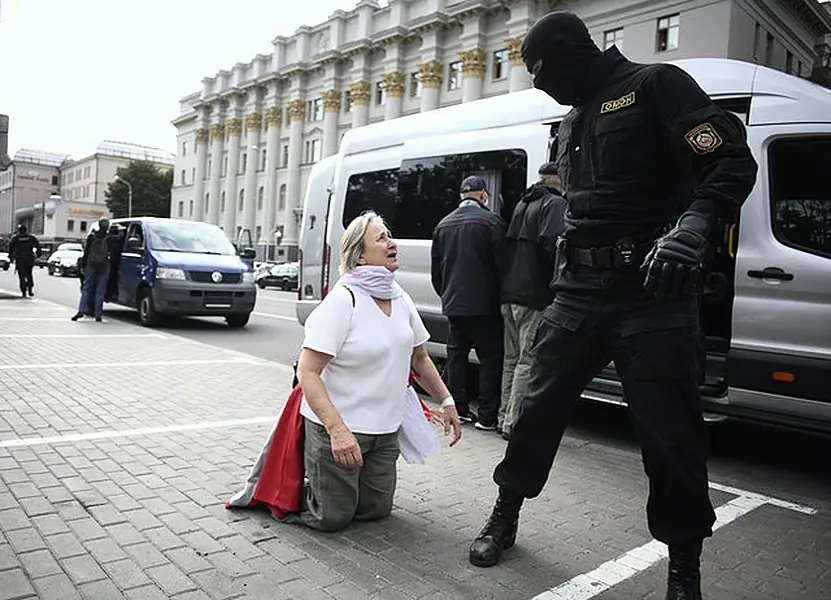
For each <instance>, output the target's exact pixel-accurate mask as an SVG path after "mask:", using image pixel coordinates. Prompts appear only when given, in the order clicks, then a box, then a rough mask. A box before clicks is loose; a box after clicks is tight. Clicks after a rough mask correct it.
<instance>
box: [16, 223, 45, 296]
mask: <svg viewBox="0 0 831 600" xmlns="http://www.w3.org/2000/svg"><path fill="white" fill-rule="evenodd" d="M39 256H40V242H39V241H38V239H37V238H36V237H35V236H33V235H32V234H31V233H29V229H28V228H27V227H26V225H24V224H23V223H21V224H20V225H18V226H17V233H15V234H14V235H13V236H12V239H11V241H10V242H9V257H10V258H11V259H12V260H13V261H14V268H15V271H17V279H18V281H19V283H20V295H21V296H23V297H24V298H25V297H26V296H27V294H28V295H29V296H34V287H35V281H34V279H33V277H32V270H33V269H34V267H35V259H36V258H37V257H39Z"/></svg>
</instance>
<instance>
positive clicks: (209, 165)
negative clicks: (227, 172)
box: [205, 159, 213, 179]
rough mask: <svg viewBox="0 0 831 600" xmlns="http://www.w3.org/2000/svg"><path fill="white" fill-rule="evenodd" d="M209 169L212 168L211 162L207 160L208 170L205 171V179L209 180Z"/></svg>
mask: <svg viewBox="0 0 831 600" xmlns="http://www.w3.org/2000/svg"><path fill="white" fill-rule="evenodd" d="M211 167H213V161H212V160H210V159H208V168H207V169H205V179H208V178H210V176H211Z"/></svg>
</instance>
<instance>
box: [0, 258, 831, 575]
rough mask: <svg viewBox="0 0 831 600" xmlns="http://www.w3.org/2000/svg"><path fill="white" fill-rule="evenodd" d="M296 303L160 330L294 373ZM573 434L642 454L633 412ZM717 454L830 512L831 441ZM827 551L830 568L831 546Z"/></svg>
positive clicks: (730, 445) (65, 294)
mask: <svg viewBox="0 0 831 600" xmlns="http://www.w3.org/2000/svg"><path fill="white" fill-rule="evenodd" d="M16 288H17V279H16V275H14V273H13V271H12V270H9V271H5V272H3V271H0V289H5V290H14V289H16ZM78 288H79V284H78V280H77V279H74V278H58V277H50V276H49V275H48V274H47V272H46V270H45V269H36V270H35V296H36V297H39V298H43V299H46V300H50V301H52V302H57V303H59V304H63V305H66V306H75V305H76V304H77V301H78V298H79V289H78ZM294 297H295V296H294V294H293V293H288V292H281V291H276V290H259V291H258V299H257V306H256V310H255V313H254V315H252V318H251V321H250V322H249V324H248V326H247V327H245V328H244V329H231V328H229V327H228V326H227V325H226V324H225V322H224V320H221V319H209V318H187V319H181V320H178V321H174V322H172V323H170V324H167V325H165V326H164V327H162V328H160V330H161V331H163V332H165V333H170V334H175V335H180V336H183V337H186V338H190V339H193V340H197V341H200V342H204V343H207V344H211V345H213V346H217V347H220V348H225V349H230V350H237V351H241V352H245V353H247V354H251V355H254V356H257V357H260V358H264V359H267V360H270V361H275V362H277V363H280V364H283V365H286V366H291V365H292V364H293V363H294V361H295V360H296V357H297V355H298V353H299V348H300V344H301V342H302V339H303V328H302V327H301V326H300V325H299V324H298V323H297V321H296V319H295V312H294ZM21 302H22V300H21ZM105 318H112V319H119V320H125V321H128V322H132V323H136V322H137V318H136V315H135V311H132V310H128V309H124V308H121V307H118V306H114V305H105ZM569 434H570V435H571V436H576V437H578V438H582V439H585V440H586V441H590V442H592V443H601V444H604V445H607V446H609V447H613V448H617V449H619V450H622V451H626V452H629V451H637V448H638V447H637V443H636V441H635V439H634V437H633V436H632V433H631V428H630V427H629V423H628V420H627V417H626V413H625V412H624V411H623V410H621V409H619V408H616V407H609V406H605V405H599V404H595V403H590V402H585V403H583V405H582V406H581V407H580V410H579V411H578V414H576V415H575V418H574V421H573V423H572V425H571V427H570V429H569ZM710 455H711V458H710V470H711V477H712V478H714V479H719V480H723V481H730V482H731V485H735V486H737V487H742V488H744V489H747V490H754V491H757V492H759V493H763V494H768V495H771V496H775V497H780V498H786V499H789V500H792V501H794V502H800V503H804V504H807V505H811V506H817V505H818V504H819V505H822V506H831V478H830V477H829V471H828V456H831V439H829V438H822V437H817V436H811V435H807V434H804V433H801V432H789V431H781V430H777V429H773V428H767V427H760V426H755V425H748V424H743V423H737V422H729V421H728V422H727V423H721V424H718V425H714V426H713V427H712V429H711V453H710ZM826 551H827V552H828V554H829V562H831V547H829V548H827V549H826Z"/></svg>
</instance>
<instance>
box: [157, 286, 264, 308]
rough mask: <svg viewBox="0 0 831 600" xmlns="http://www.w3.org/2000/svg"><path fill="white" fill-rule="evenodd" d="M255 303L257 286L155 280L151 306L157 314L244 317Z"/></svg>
mask: <svg viewBox="0 0 831 600" xmlns="http://www.w3.org/2000/svg"><path fill="white" fill-rule="evenodd" d="M256 302H257V287H256V286H255V285H254V284H253V283H245V284H238V285H237V284H216V285H204V284H194V283H193V282H190V281H158V280H157V281H156V285H155V286H153V303H154V304H155V306H156V310H157V311H159V312H160V313H165V314H173V315H183V316H194V317H197V316H212V315H230V314H248V313H250V312H251V311H253V310H254V304H255V303H256Z"/></svg>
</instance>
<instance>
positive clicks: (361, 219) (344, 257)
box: [338, 210, 387, 275]
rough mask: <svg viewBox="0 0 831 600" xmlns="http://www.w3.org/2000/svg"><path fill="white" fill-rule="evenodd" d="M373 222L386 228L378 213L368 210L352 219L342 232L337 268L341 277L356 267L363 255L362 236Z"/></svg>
mask: <svg viewBox="0 0 831 600" xmlns="http://www.w3.org/2000/svg"><path fill="white" fill-rule="evenodd" d="M373 221H378V222H379V223H381V225H383V226H384V227H386V226H387V224H386V223H385V222H384V219H383V218H382V217H381V216H380V215H379V214H378V213H376V212H374V211H371V210H368V211H366V212H365V213H363V214H361V215H359V216H357V217H355V218H354V219H352V221H351V222H350V223H349V227H347V228H346V231H344V232H343V237H342V238H341V240H340V266H339V267H338V273H340V274H341V275H346V274H347V273H349V272H350V271H352V270H353V269H354V268H355V267H357V266H358V261H359V260H360V258H361V254H363V253H364V236H365V235H366V230H367V229H369V225H370V224H371V223H372V222H373Z"/></svg>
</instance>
